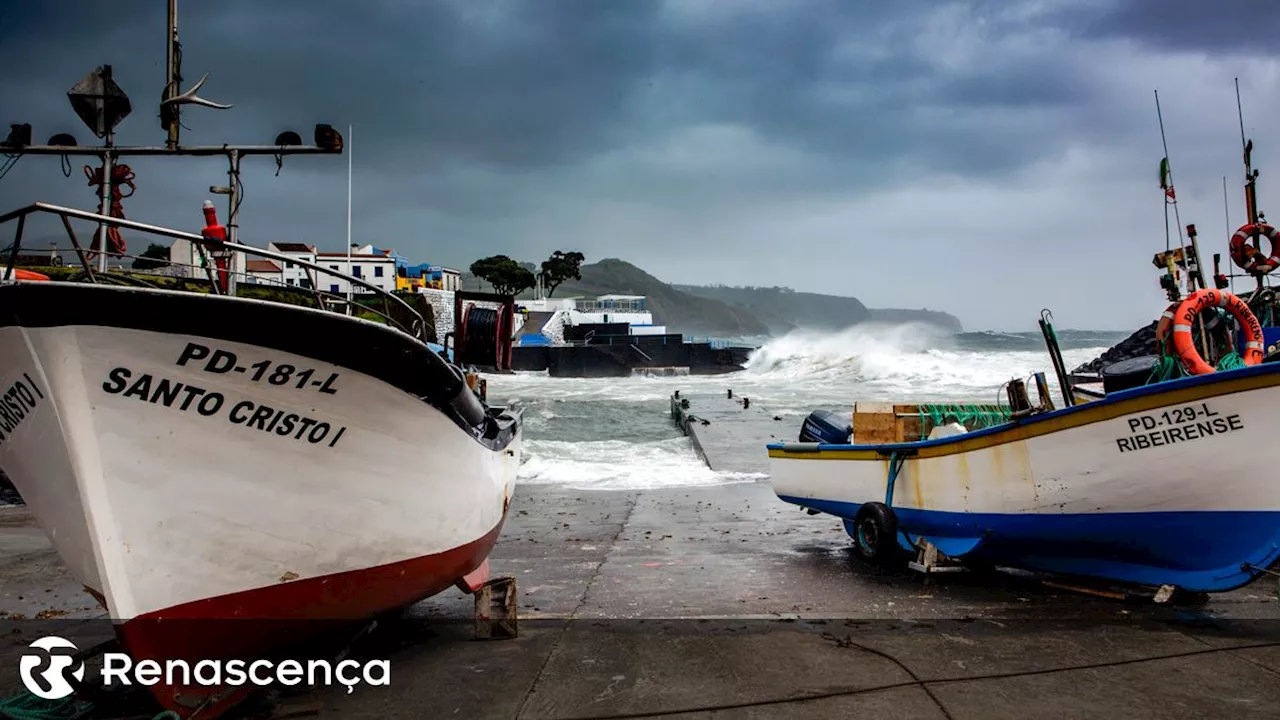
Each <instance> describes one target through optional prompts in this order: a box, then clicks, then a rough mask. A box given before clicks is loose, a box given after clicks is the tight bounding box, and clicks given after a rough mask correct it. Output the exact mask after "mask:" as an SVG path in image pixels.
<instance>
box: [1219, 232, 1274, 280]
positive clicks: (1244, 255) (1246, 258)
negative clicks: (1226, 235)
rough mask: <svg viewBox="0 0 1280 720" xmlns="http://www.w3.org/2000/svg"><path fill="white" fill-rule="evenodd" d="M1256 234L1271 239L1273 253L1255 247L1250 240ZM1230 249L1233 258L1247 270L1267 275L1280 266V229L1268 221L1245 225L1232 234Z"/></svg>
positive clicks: (1254, 273)
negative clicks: (1267, 222)
mask: <svg viewBox="0 0 1280 720" xmlns="http://www.w3.org/2000/svg"><path fill="white" fill-rule="evenodd" d="M1254 234H1257V236H1258V238H1259V240H1261V238H1264V237H1265V238H1266V239H1268V240H1270V241H1271V255H1269V256H1268V255H1265V254H1263V252H1262V248H1260V247H1254V246H1253V244H1252V243H1251V242H1249V241H1250V240H1251V239H1252V238H1253V236H1254ZM1259 244H1261V243H1259ZM1228 250H1229V251H1230V253H1231V260H1232V261H1233V262H1234V263H1235V264H1236V265H1238V266H1240V268H1241V269H1243V270H1244V271H1245V272H1247V273H1251V274H1253V275H1266V274H1267V273H1269V272H1271V271H1272V270H1275V269H1276V268H1277V267H1280V230H1276V228H1274V227H1272V226H1270V225H1267V224H1266V223H1250V224H1248V225H1244V226H1242V227H1241V228H1240V229H1239V230H1237V231H1236V233H1235V235H1232V236H1231V242H1230V244H1229V246H1228Z"/></svg>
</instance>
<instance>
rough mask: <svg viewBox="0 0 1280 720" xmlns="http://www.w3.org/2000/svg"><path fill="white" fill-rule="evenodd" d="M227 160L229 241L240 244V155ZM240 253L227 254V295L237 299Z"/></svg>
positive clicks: (228, 157) (234, 154) (234, 151)
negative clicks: (237, 268) (237, 259)
mask: <svg viewBox="0 0 1280 720" xmlns="http://www.w3.org/2000/svg"><path fill="white" fill-rule="evenodd" d="M227 159H228V160H229V161H230V168H229V169H228V170H227V180H228V183H227V185H228V187H229V188H230V190H231V192H229V193H227V205H228V208H227V240H228V241H229V242H239V239H238V238H239V233H238V232H237V228H238V227H239V223H238V222H237V219H238V218H239V216H240V190H239V187H240V153H239V152H238V151H236V150H232V151H231V152H229V153H227ZM238 256H239V253H237V252H235V251H231V252H229V253H227V265H228V267H227V295H229V296H231V297H235V294H236V273H237V270H236V258H237V257H238Z"/></svg>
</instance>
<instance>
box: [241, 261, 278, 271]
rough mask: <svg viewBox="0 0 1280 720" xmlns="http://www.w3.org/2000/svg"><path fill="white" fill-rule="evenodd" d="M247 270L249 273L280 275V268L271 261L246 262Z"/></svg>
mask: <svg viewBox="0 0 1280 720" xmlns="http://www.w3.org/2000/svg"><path fill="white" fill-rule="evenodd" d="M244 267H245V270H248V271H249V272H259V273H278V272H280V266H279V265H277V264H275V262H273V261H271V260H246V261H245V263H244Z"/></svg>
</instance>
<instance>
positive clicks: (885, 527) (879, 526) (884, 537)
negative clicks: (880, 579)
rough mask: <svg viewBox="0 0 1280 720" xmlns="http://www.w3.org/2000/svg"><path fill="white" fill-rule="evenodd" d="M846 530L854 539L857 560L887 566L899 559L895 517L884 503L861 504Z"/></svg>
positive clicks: (896, 519)
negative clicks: (860, 559)
mask: <svg viewBox="0 0 1280 720" xmlns="http://www.w3.org/2000/svg"><path fill="white" fill-rule="evenodd" d="M845 530H846V531H847V532H848V533H849V536H850V537H852V538H853V550H854V552H856V553H857V554H858V557H860V558H862V559H863V560H865V561H867V562H869V563H874V564H876V565H883V566H888V565H890V564H892V563H893V561H894V560H895V559H897V556H898V518H897V516H896V515H894V513H893V511H892V510H890V509H889V508H888V507H887V506H886V505H885V504H884V503H878V502H871V503H863V505H862V507H861V508H859V509H858V514H857V515H855V516H854V518H853V522H852V523H848V522H846V523H845Z"/></svg>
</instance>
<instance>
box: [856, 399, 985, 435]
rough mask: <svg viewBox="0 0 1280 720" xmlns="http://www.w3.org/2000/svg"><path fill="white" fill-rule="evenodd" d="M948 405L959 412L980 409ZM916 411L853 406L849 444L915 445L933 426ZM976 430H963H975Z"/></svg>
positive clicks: (879, 404)
mask: <svg viewBox="0 0 1280 720" xmlns="http://www.w3.org/2000/svg"><path fill="white" fill-rule="evenodd" d="M952 405H953V406H954V407H956V408H957V409H961V410H964V409H975V408H978V407H981V406H977V405H966V404H960V403H955V404H952ZM920 408H921V406H920V405H918V404H902V405H895V404H893V403H884V402H858V403H854V405H853V442H854V443H856V444H858V445H876V444H881V443H900V442H916V441H918V440H923V439H925V438H927V437H928V436H929V433H930V432H931V431H932V430H933V428H934V427H935V424H934V422H933V419H932V418H930V417H929V416H928V415H927V414H925V415H922V414H921V411H920ZM946 420H947V419H946V418H944V421H946ZM977 427H978V426H975V427H969V428H967V429H969V430H976V429H977Z"/></svg>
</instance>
